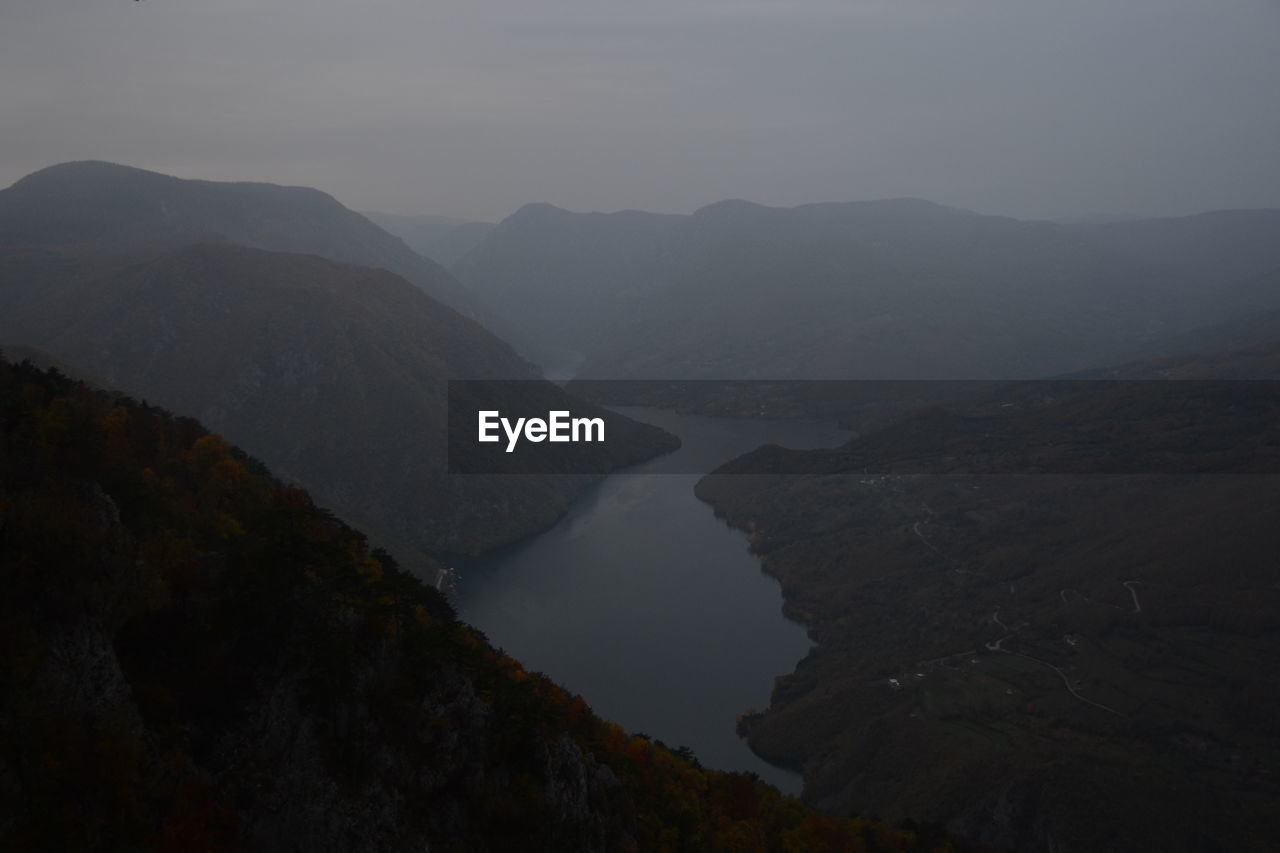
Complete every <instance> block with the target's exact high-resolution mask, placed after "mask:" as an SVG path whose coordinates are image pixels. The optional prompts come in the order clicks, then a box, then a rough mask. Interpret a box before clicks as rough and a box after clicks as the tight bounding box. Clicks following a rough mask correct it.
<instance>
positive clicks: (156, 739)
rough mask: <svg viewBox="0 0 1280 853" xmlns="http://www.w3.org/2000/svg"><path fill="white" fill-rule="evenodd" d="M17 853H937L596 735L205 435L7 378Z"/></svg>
mask: <svg viewBox="0 0 1280 853" xmlns="http://www.w3.org/2000/svg"><path fill="white" fill-rule="evenodd" d="M0 588H2V589H3V590H4V595H2V596H0V637H2V638H3V642H2V643H0V685H3V686H4V689H3V690H0V848H3V849H5V850H22V851H64V850H77V851H111V850H131V851H166V850H174V851H176V850H182V851H196V850H199V851H238V850H307V851H315V852H316V853H329V852H330V851H333V852H334V853H337V851H342V853H372V851H410V850H414V851H422V850H427V849H430V850H433V851H445V853H448V851H459V852H460V851H480V853H483V851H508V850H528V851H556V853H578V851H583V852H584V853H585V851H627V850H657V849H672V850H690V851H692V850H698V851H712V853H715V851H726V853H727V851H766V850H768V851H773V850H788V851H831V853H836V852H837V851H846V850H854V849H857V850H868V851H907V850H911V851H923V850H937V851H943V850H951V851H954V850H956V849H957V848H956V847H955V846H953V845H951V844H949V843H948V842H947V840H946V838H945V837H942V836H941V835H938V834H932V835H930V836H928V837H924V836H922V834H921V833H920V832H918V831H915V830H907V829H891V828H890V827H888V826H885V825H884V824H880V823H875V822H871V821H868V820H864V819H852V820H850V819H837V818H831V817H825V816H822V815H820V814H817V813H815V812H813V811H811V810H809V809H807V808H806V807H804V806H803V805H802V804H801V803H799V802H798V801H797V800H795V799H793V798H790V797H783V796H781V795H780V794H779V793H778V791H777V790H776V789H773V788H768V787H765V786H764V785H762V784H760V783H759V781H758V780H757V779H753V778H751V777H749V776H746V775H741V774H727V773H722V772H717V771H714V770H708V769H705V768H703V767H701V766H700V765H699V764H698V762H697V760H696V759H695V758H694V757H693V756H692V755H691V754H690V753H689V751H688V750H683V749H682V750H676V751H672V750H670V749H668V748H666V747H664V746H663V745H661V744H660V743H654V742H651V741H650V740H649V739H647V738H645V737H643V736H640V735H634V736H632V735H628V734H626V733H625V732H624V731H623V730H622V729H621V728H619V727H618V726H616V725H613V724H611V723H608V722H606V721H604V720H601V719H600V718H598V717H596V716H595V715H594V714H593V713H592V712H591V710H590V709H589V708H588V707H587V706H586V704H585V703H584V702H583V701H582V699H581V698H579V697H577V696H573V695H570V694H568V693H566V692H565V691H564V690H563V689H561V688H559V687H558V686H556V685H555V684H554V683H553V682H552V681H551V680H550V679H548V678H547V677H545V676H543V675H541V674H538V673H530V672H528V671H526V670H525V669H524V668H523V667H522V666H521V665H520V664H519V663H518V662H517V661H515V660H513V659H512V658H510V657H508V656H507V655H505V654H503V653H502V652H500V651H498V650H495V649H494V648H493V647H492V646H490V645H489V643H488V642H487V641H486V640H485V638H484V637H483V635H481V634H479V633H478V632H476V631H475V630H473V629H471V628H469V627H467V626H465V625H463V624H461V623H459V622H458V621H456V619H455V618H454V615H453V613H452V611H451V609H450V607H449V605H448V604H447V602H446V601H445V600H444V598H443V597H442V596H441V595H440V594H439V593H437V592H436V590H434V589H432V588H430V587H427V586H424V585H423V584H422V583H420V582H419V581H417V580H416V579H414V578H413V577H412V576H410V575H407V574H405V573H404V572H402V571H401V570H399V568H398V567H397V566H396V564H395V562H394V561H393V560H391V559H390V558H389V557H388V555H387V554H386V553H385V552H381V551H378V550H370V548H369V545H368V542H367V540H366V539H365V537H364V536H363V535H362V534H361V533H359V532H358V531H356V530H354V529H352V528H350V527H348V526H347V525H346V524H344V523H343V522H341V521H338V520H337V519H335V518H334V516H333V515H332V514H330V513H329V512H327V511H325V510H322V509H320V508H318V507H316V506H315V505H314V504H313V503H312V502H311V499H310V498H309V497H308V495H307V494H306V492H304V491H302V490H300V489H297V488H295V487H292V486H289V485H286V484H285V483H283V482H281V481H279V480H276V479H274V478H273V477H272V476H271V475H270V474H269V473H268V472H267V471H266V470H265V469H264V468H263V467H262V466H261V465H259V464H257V463H255V462H254V461H253V460H252V459H250V458H248V457H247V456H245V454H244V453H242V452H241V451H239V450H237V449H236V448H234V447H232V446H230V445H228V444H227V443H226V442H225V441H224V440H223V439H222V438H221V437H219V436H217V435H215V434H211V433H207V432H206V431H205V430H204V429H203V427H201V426H200V424H199V423H197V422H196V421H193V420H191V419H189V418H175V417H173V416H171V415H168V414H167V413H165V412H163V411H161V410H159V409H156V408H154V407H151V406H146V405H141V404H138V403H136V402H134V401H131V400H128V399H126V398H120V397H114V396H110V395H107V394H103V393H98V392H94V391H92V390H91V389H89V388H87V387H86V386H84V385H79V384H77V383H75V382H72V381H71V380H69V379H67V378H66V377H64V376H61V375H60V374H58V373H56V372H49V373H45V372H42V371H40V370H39V369H37V368H35V367H33V366H31V365H29V364H27V365H12V364H10V363H8V362H6V361H4V360H2V359H0Z"/></svg>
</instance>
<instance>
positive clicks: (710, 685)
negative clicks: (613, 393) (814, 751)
mask: <svg viewBox="0 0 1280 853" xmlns="http://www.w3.org/2000/svg"><path fill="white" fill-rule="evenodd" d="M621 411H624V412H625V413H626V414H629V415H631V416H632V417H635V418H637V419H638V420H645V421H649V422H650V423H655V424H658V425H660V426H662V427H664V428H666V429H668V430H670V431H671V432H674V433H676V434H677V435H679V436H680V437H681V439H682V441H683V442H684V444H683V446H682V447H681V449H680V450H679V451H677V452H676V453H675V454H672V455H671V457H668V458H666V459H657V460H653V461H652V462H649V463H646V464H645V465H642V466H639V467H637V468H635V469H632V471H631V472H628V473H626V474H617V475H614V476H611V477H609V478H608V479H606V480H604V481H603V482H601V483H600V484H598V485H596V486H595V487H593V488H591V489H588V490H587V491H586V492H585V493H584V494H583V495H582V496H581V497H580V498H579V499H578V500H577V501H576V502H575V503H574V505H573V507H572V508H571V509H570V511H569V514H568V515H567V516H566V517H565V518H564V519H563V520H561V522H560V523H559V524H558V525H556V527H554V528H552V529H551V530H549V531H547V532H546V533H543V534H541V535H539V536H537V537H535V538H533V539H531V540H529V541H528V542H526V543H524V544H522V545H520V546H517V547H515V548H512V549H507V550H505V551H503V552H502V553H500V554H498V555H495V556H492V557H489V558H486V559H485V560H483V561H480V562H477V563H475V564H472V565H469V566H467V567H466V569H465V571H464V572H463V573H462V577H461V579H460V583H459V588H458V599H459V600H458V605H459V610H460V612H461V615H462V618H463V619H465V620H466V621H468V622H470V623H471V624H473V625H475V626H476V627H478V628H480V629H481V630H482V631H484V632H485V633H486V634H487V635H488V636H489V638H490V640H491V641H492V642H493V643H494V645H496V646H500V647H502V648H503V649H504V650H505V651H506V652H507V653H508V654H511V655H512V656H514V657H515V658H517V659H518V660H520V661H522V662H523V663H524V664H525V665H526V666H527V667H528V668H530V669H532V670H541V671H543V672H545V673H547V674H548V675H550V676H551V677H552V678H553V679H555V680H556V681H558V682H559V683H561V684H563V685H564V686H565V687H567V688H568V689H569V690H571V691H573V692H575V693H579V694H581V695H582V696H583V698H584V699H586V700H587V702H588V703H589V704H590V705H591V706H592V707H593V708H594V709H595V710H596V711H597V712H598V713H599V714H601V715H602V716H604V717H606V718H607V719H611V720H613V721H615V722H617V723H619V724H621V725H622V726H623V727H625V728H627V729H628V730H630V731H635V732H644V733H646V734H648V735H650V736H652V737H654V738H657V739H660V740H662V741H664V742H666V743H667V744H668V745H670V746H673V747H674V746H679V745H684V746H689V747H692V748H693V750H694V752H695V753H696V754H697V755H698V758H699V759H700V760H701V761H702V762H703V764H706V765H708V766H710V767H717V768H722V769H726V770H750V771H753V772H756V773H758V774H760V776H761V777H763V778H764V779H765V780H766V781H768V782H771V783H773V784H775V785H777V786H778V787H780V788H782V789H783V790H785V791H789V792H791V793H799V787H800V779H799V776H798V775H797V774H795V773H792V772H789V771H786V770H782V769H779V768H776V767H773V766H771V765H769V764H767V763H765V762H764V761H762V760H760V759H759V758H757V757H756V756H755V755H754V754H752V753H751V751H750V750H749V749H748V748H747V746H746V744H745V742H744V741H742V740H740V739H739V738H738V737H737V735H736V733H735V731H734V722H735V716H736V715H737V714H740V713H742V712H743V711H745V710H747V709H748V708H753V707H754V708H763V707H765V706H767V705H768V703H769V693H770V691H771V690H772V687H773V679H774V677H775V676H778V675H781V674H784V673H787V672H790V671H791V670H792V669H793V668H794V667H795V664H796V662H797V661H798V660H799V659H800V658H802V657H803V656H804V655H805V654H806V652H807V651H808V649H809V642H808V639H807V638H806V636H805V632H804V630H803V629H802V628H801V627H800V626H798V625H796V624H794V623H792V622H788V621H787V620H786V619H784V618H783V617H782V610H781V607H782V600H781V596H780V594H779V591H778V585H777V583H776V582H775V581H774V580H772V579H771V578H768V577H766V576H765V575H764V574H763V573H761V571H760V565H759V562H758V561H757V560H756V559H755V558H754V557H752V556H751V555H750V554H749V553H748V551H747V543H746V540H745V538H744V537H743V535H742V534H741V533H740V532H737V531H734V530H731V529H730V528H729V527H728V526H726V525H725V524H723V523H722V522H721V521H719V520H718V519H716V518H715V516H714V515H713V514H712V512H711V509H710V507H708V506H706V505H705V504H703V503H701V502H700V501H698V500H697V498H695V497H694V495H693V486H694V483H696V482H697V480H698V477H697V476H696V475H690V474H657V473H653V472H656V471H661V470H663V469H664V468H666V467H668V466H673V465H674V466H677V467H680V468H683V469H684V470H689V468H690V464H689V463H690V461H691V460H692V461H695V462H697V463H698V464H699V465H700V466H704V467H705V469H706V470H710V469H711V468H713V467H715V466H716V465H719V464H720V463H722V462H724V461H727V460H728V459H731V458H733V457H734V456H737V455H738V454H740V453H743V452H746V451H747V450H750V449H752V448H754V447H757V446H759V445H760V444H764V443H767V442H772V443H776V444H781V445H783V446H787V447H797V448H801V447H831V446H834V445H836V444H839V443H840V442H841V441H843V440H844V439H845V438H846V437H847V433H845V432H843V431H840V430H838V429H836V428H835V427H834V425H832V424H829V423H815V422H774V421H742V420H731V419H724V418H702V417H685V416H680V415H675V414H673V413H671V412H665V411H659V410H653V409H638V408H628V409H622V410H621Z"/></svg>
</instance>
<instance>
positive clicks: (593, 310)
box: [450, 204, 687, 352]
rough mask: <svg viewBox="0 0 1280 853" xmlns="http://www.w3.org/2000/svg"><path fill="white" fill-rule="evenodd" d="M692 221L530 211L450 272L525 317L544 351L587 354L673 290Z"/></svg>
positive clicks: (538, 207)
mask: <svg viewBox="0 0 1280 853" xmlns="http://www.w3.org/2000/svg"><path fill="white" fill-rule="evenodd" d="M686 218H687V217H682V216H663V215H658V214H651V213H641V212H638V211H624V212H621V213H613V214H601V213H590V214H579V213H571V212H569V211H567V210H562V209H560V208H558V207H554V206H552V205H549V204H530V205H526V206H525V207H522V208H521V209H520V210H518V211H517V212H516V213H514V214H512V215H511V216H509V217H507V218H506V219H504V220H503V221H502V222H501V223H500V224H499V225H498V226H497V228H495V229H494V230H493V231H492V232H490V233H489V234H488V235H487V236H486V237H485V239H484V240H483V241H482V242H481V243H480V244H479V245H478V246H476V248H475V249H473V250H472V251H471V252H469V253H468V254H466V255H464V256H463V257H462V258H461V259H459V260H458V261H457V262H455V263H454V264H453V265H452V266H451V267H450V268H451V269H452V270H453V272H454V274H455V275H457V276H458V278H459V279H460V280H461V281H463V282H464V283H465V284H466V286H467V287H468V289H470V290H473V291H474V292H475V293H476V294H477V295H480V296H481V298H483V299H486V300H487V301H489V302H490V303H491V304H493V305H497V306H501V308H502V310H504V311H506V312H508V314H509V315H510V316H512V317H513V318H519V322H520V324H521V328H522V329H524V330H525V332H526V333H527V334H528V336H529V337H530V338H531V339H532V340H533V341H534V342H536V343H537V344H538V345H540V346H542V347H544V348H548V349H552V350H555V349H561V350H570V351H578V352H586V351H589V350H592V349H593V348H594V347H596V346H597V345H599V344H600V343H601V342H602V341H603V340H605V339H607V338H608V337H610V336H611V335H614V334H616V333H617V332H618V329H619V325H620V322H621V321H622V319H623V318H625V317H627V316H628V315H629V313H630V312H631V311H632V310H634V309H635V308H636V307H637V306H638V305H641V304H643V302H642V300H644V299H645V297H647V296H649V295H650V294H652V293H654V292H662V291H663V290H665V289H666V288H667V287H668V286H670V284H671V283H672V278H671V276H672V265H671V260H672V252H674V245H673V244H674V243H675V242H676V241H678V239H679V233H680V232H679V229H680V227H681V226H682V225H683V224H684V222H685V220H686Z"/></svg>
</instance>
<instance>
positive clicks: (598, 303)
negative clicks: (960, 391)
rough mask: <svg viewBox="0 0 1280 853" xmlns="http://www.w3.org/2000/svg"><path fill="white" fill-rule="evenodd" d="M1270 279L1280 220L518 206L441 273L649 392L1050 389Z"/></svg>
mask: <svg viewBox="0 0 1280 853" xmlns="http://www.w3.org/2000/svg"><path fill="white" fill-rule="evenodd" d="M1162 253H1166V254H1167V255H1168V257H1167V258H1166V257H1162ZM1277 267H1280V211H1269V210H1260V211H1223V212H1218V213H1210V214H1205V215H1202V216H1198V217H1185V218H1182V219H1172V220H1139V221H1119V222H1113V223H1106V224H1090V225H1068V224H1061V223H1053V222H1041V221H1022V220H1016V219H1011V218H1008V217H999V216H987V215H983V214H978V213H974V212H972V211H966V210H960V209H956V208H949V207H945V206H943V205H938V204H934V203H932V202H928V201H923V200H919V199H889V200H883V201H867V202H848V203H823V204H810V205H802V206H800V207H795V208H773V207H766V206H763V205H758V204H753V203H751V202H746V201H741V200H729V201H723V202H718V203H716V204H712V205H708V206H707V207H704V208H702V209H700V210H698V211H697V212H695V213H694V214H692V215H688V216H681V215H661V214H648V213H643V212H638V211H625V212H621V213H614V214H599V213H590V214H580V213H572V212H569V211H565V210H562V209H559V208H555V207H553V206H551V205H543V204H536V205H527V206H525V207H524V208H521V210H519V211H517V212H516V213H515V214H513V215H512V216H510V217H508V218H507V219H506V220H504V221H503V222H502V223H500V224H499V226H498V227H497V228H496V229H494V230H493V231H492V232H491V233H490V234H489V235H488V236H487V237H486V238H485V240H484V242H482V243H481V244H480V245H479V246H477V247H476V248H475V249H473V250H472V251H471V252H470V253H468V254H467V255H466V256H465V257H463V258H462V259H461V260H459V261H458V262H456V263H455V264H453V266H452V269H453V271H454V272H455V274H456V275H457V276H458V277H459V278H460V279H461V280H462V281H463V282H464V283H465V284H466V285H467V287H468V288H470V289H472V290H474V291H475V292H476V293H477V295H478V296H480V297H481V298H485V299H487V300H489V301H490V302H491V303H493V304H495V305H501V306H502V307H503V309H504V310H506V311H508V312H509V314H510V316H512V317H519V318H520V321H521V323H522V324H523V326H524V328H525V329H526V330H528V331H529V333H530V335H531V336H532V337H534V338H535V340H539V341H541V342H544V343H550V342H555V343H557V344H558V345H560V346H562V347H568V348H573V349H577V350H579V351H582V352H584V353H585V354H586V363H585V365H584V367H583V370H582V372H581V374H580V375H581V376H583V377H584V378H655V379H662V378H955V377H967V378H1010V377H1016V376H1024V377H1025V376H1038V375H1052V374H1054V373H1060V372H1064V371H1069V370H1077V369H1081V368H1085V367H1089V366H1096V365H1102V364H1107V363H1113V362H1115V361H1117V360H1121V359H1123V358H1125V357H1126V356H1128V355H1129V354H1131V353H1132V352H1133V351H1134V349H1135V348H1137V347H1141V346H1143V345H1145V344H1147V343H1149V342H1152V341H1156V340H1158V339H1160V338H1161V337H1163V336H1165V335H1168V334H1173V333H1177V332H1181V331H1184V330H1186V329H1190V328H1192V327H1194V326H1197V325H1202V324H1204V323H1207V322H1214V321H1219V320H1224V319H1226V318H1227V317H1228V316H1230V315H1231V314H1232V313H1238V312H1239V311H1240V310H1242V306H1244V305H1246V304H1248V305H1250V306H1256V305H1257V304H1258V301H1257V298H1254V299H1253V301H1252V302H1248V301H1247V300H1242V298H1241V297H1239V296H1238V295H1237V294H1236V293H1235V292H1234V291H1233V288H1235V287H1236V286H1237V285H1238V284H1239V283H1240V282H1241V281H1243V280H1244V279H1246V278H1249V277H1251V276H1260V275H1263V274H1265V273H1267V272H1270V271H1272V270H1275V269H1276V268H1277ZM1255 297H1257V294H1255ZM1261 300H1262V301H1263V302H1264V303H1266V302H1272V303H1273V307H1277V308H1280V293H1276V294H1274V295H1273V294H1271V293H1269V292H1264V293H1263V294H1262V295H1261Z"/></svg>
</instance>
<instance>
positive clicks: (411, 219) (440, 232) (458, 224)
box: [364, 211, 498, 266]
mask: <svg viewBox="0 0 1280 853" xmlns="http://www.w3.org/2000/svg"><path fill="white" fill-rule="evenodd" d="M364 215H365V216H366V217H368V218H369V219H371V220H372V221H373V222H374V223H375V224H377V225H378V226H380V227H381V228H384V229H386V230H387V231H389V232H391V233H392V234H394V235H396V236H397V237H399V238H400V239H401V240H404V242H405V243H406V244H407V245H408V246H409V248H411V249H413V250H414V251H415V252H417V253H418V254H420V255H422V256H423V257H427V258H431V259H432V260H433V261H436V262H437V263H441V264H444V265H445V266H449V265H450V264H452V263H454V262H455V261H457V260H458V259H459V258H461V257H462V256H463V255H465V254H466V253H467V252H469V251H471V250H472V249H474V248H475V247H476V246H478V245H479V244H480V242H481V241H482V240H483V239H484V238H485V237H486V236H487V235H488V234H489V232H490V231H492V230H493V229H494V228H496V227H498V226H497V225H496V224H495V223H493V222H476V221H473V220H470V219H457V218H455V217H452V216H434V215H431V214H422V215H420V216H401V215H398V214H394V213H373V212H367V211H366V212H365V214H364Z"/></svg>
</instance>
